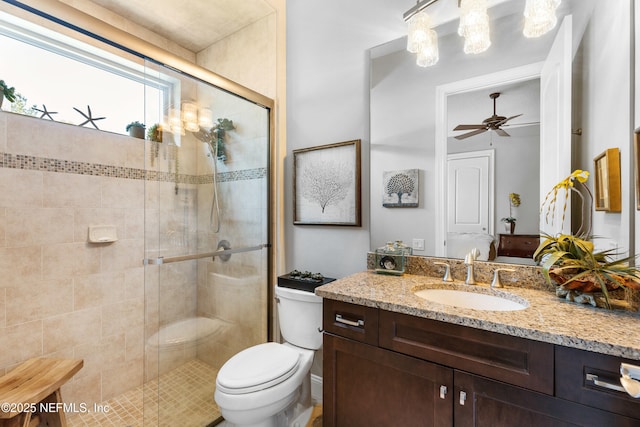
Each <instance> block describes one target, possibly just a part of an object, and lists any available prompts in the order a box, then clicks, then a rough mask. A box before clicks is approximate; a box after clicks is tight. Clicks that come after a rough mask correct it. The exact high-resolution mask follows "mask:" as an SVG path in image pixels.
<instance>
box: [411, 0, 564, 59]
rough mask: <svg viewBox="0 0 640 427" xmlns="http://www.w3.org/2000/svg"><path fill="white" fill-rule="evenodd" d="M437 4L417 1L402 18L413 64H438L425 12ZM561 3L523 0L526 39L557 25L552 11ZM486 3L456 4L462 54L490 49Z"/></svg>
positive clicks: (466, 1) (474, 0)
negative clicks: (405, 24) (415, 57)
mask: <svg viewBox="0 0 640 427" xmlns="http://www.w3.org/2000/svg"><path fill="white" fill-rule="evenodd" d="M437 1H438V0H422V1H421V0H417V3H416V5H415V6H413V7H412V8H411V9H409V10H408V11H406V12H405V13H404V15H402V18H403V19H404V21H405V22H407V24H408V34H407V50H408V51H409V52H411V53H416V54H417V55H418V56H417V60H416V62H417V64H418V65H419V66H421V67H429V66H431V65H434V64H436V63H437V62H438V59H439V56H438V34H437V33H436V31H435V30H434V29H433V28H432V23H431V18H430V16H429V15H428V14H427V12H426V11H425V9H426V8H427V7H429V6H431V5H432V4H434V3H435V2H437ZM561 1H562V0H527V3H526V5H525V10H524V17H525V23H524V30H523V34H524V35H525V36H526V37H540V36H541V35H543V34H545V33H547V32H549V31H550V30H552V29H553V28H554V27H555V26H556V23H557V17H556V9H557V8H558V6H559V5H560V3H561ZM487 3H488V0H458V7H459V8H460V24H459V26H458V34H459V35H460V36H462V37H464V52H465V53H467V54H478V53H481V52H484V51H486V50H487V49H488V48H489V46H491V35H490V25H489V14H488V13H487V8H488V4H487Z"/></svg>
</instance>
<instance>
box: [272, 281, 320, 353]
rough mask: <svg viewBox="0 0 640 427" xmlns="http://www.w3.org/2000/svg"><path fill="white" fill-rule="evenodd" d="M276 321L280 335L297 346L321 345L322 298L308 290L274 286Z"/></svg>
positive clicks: (313, 346) (311, 346)
mask: <svg viewBox="0 0 640 427" xmlns="http://www.w3.org/2000/svg"><path fill="white" fill-rule="evenodd" d="M276 297H277V298H278V304H277V306H278V323H279V324H280V332H282V337H283V338H284V340H285V341H286V342H288V343H289V344H293V345H295V346H297V347H302V348H307V349H310V350H317V349H319V348H320V347H321V346H322V332H320V330H321V329H322V298H321V297H319V296H317V295H316V294H314V293H312V292H308V291H301V290H298V289H290V288H283V287H280V286H276Z"/></svg>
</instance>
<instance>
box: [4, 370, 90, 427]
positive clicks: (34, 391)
mask: <svg viewBox="0 0 640 427" xmlns="http://www.w3.org/2000/svg"><path fill="white" fill-rule="evenodd" d="M82 364H83V361H82V360H71V359H29V360H27V361H26V362H24V363H23V364H22V365H20V366H18V367H17V368H15V369H14V370H12V371H11V372H9V373H8V374H7V375H4V376H2V377H0V427H36V426H38V425H45V426H49V427H65V426H66V425H67V419H66V418H65V415H64V410H63V408H62V406H61V405H62V404H63V402H62V397H61V396H60V387H61V386H62V385H63V384H64V383H66V382H67V381H68V380H69V379H70V378H71V377H73V375H74V374H75V373H76V372H78V371H79V370H80V368H82ZM58 404H60V405H58Z"/></svg>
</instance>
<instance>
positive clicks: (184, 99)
mask: <svg viewBox="0 0 640 427" xmlns="http://www.w3.org/2000/svg"><path fill="white" fill-rule="evenodd" d="M13 3H16V2H0V13H6V14H7V15H12V14H14V15H16V16H19V18H20V19H23V20H26V21H27V22H29V32H30V33H29V34H31V35H33V34H34V33H33V32H34V31H36V27H37V25H35V24H34V23H37V24H38V25H42V26H44V27H46V31H43V32H46V33H47V34H48V35H49V36H51V34H53V33H60V34H64V37H71V38H75V37H77V39H78V43H79V44H78V45H76V44H75V43H76V42H75V41H73V42H69V43H68V44H66V45H65V46H66V47H65V49H66V51H67V52H71V51H72V49H70V48H69V46H71V43H72V44H73V55H72V54H71V53H69V55H67V57H71V56H73V58H72V59H73V60H77V61H81V60H82V58H85V59H86V58H92V59H93V63H91V64H89V65H90V66H96V64H101V67H102V71H104V70H105V69H109V70H111V71H113V70H118V71H117V72H116V73H115V74H116V75H118V77H119V78H121V79H125V80H127V79H128V80H133V81H135V82H136V83H137V84H138V86H137V87H138V88H139V89H136V90H135V91H133V92H130V93H128V94H124V95H123V94H121V93H119V92H117V91H118V90H119V88H117V87H116V86H115V85H114V84H113V83H109V87H110V90H111V91H112V92H114V93H118V95H117V97H116V98H117V102H116V104H115V107H112V110H111V111H110V110H108V108H107V107H106V105H107V103H106V102H105V101H104V100H102V99H99V98H98V97H97V96H95V95H94V98H92V100H91V107H93V109H94V111H100V113H101V115H103V116H109V119H113V118H114V117H115V116H117V115H118V113H119V111H116V110H126V109H127V108H128V107H131V106H137V107H136V108H139V109H138V110H136V111H138V113H135V114H139V115H137V116H135V117H128V119H130V120H131V121H133V120H141V121H142V119H143V120H144V124H145V125H146V130H147V134H146V138H145V139H137V138H133V137H130V136H127V135H123V134H122V133H124V129H123V128H124V126H120V125H118V129H119V128H122V129H121V131H120V133H115V132H113V131H111V132H105V131H100V130H96V129H94V128H93V127H91V128H89V127H83V126H78V125H76V124H74V123H73V122H72V120H73V119H64V120H63V119H59V120H56V119H58V118H59V117H60V116H55V115H54V116H49V117H41V116H40V114H31V113H33V111H31V112H30V110H29V109H28V108H23V109H22V110H21V111H19V112H18V113H19V114H16V113H15V112H8V111H9V108H8V107H7V105H6V104H5V105H4V106H3V110H4V111H0V160H1V161H0V231H3V230H4V233H0V258H1V259H0V277H2V278H3V283H2V284H0V347H1V348H3V349H4V350H3V351H2V352H0V374H2V373H4V372H7V371H8V370H10V369H12V368H13V367H14V366H16V365H17V364H19V363H21V362H22V361H24V360H26V359H28V358H31V357H65V358H82V359H84V361H85V363H84V367H83V369H82V370H81V371H80V372H78V374H76V375H75V376H74V378H73V380H72V381H70V382H69V383H68V385H65V387H63V390H62V391H63V398H64V399H65V400H66V401H69V402H75V403H86V404H89V406H90V407H92V405H93V403H101V404H102V405H106V407H109V406H110V409H111V411H110V412H111V413H110V414H104V413H102V414H98V413H78V414H69V417H68V418H69V423H70V425H71V426H83V425H100V423H103V424H104V425H131V426H142V425H144V426H156V425H160V426H177V425H180V426H194V427H195V426H207V425H209V424H211V423H215V422H216V420H217V419H218V417H219V411H218V410H217V408H216V406H215V402H214V400H213V392H214V387H215V377H216V372H217V370H218V369H219V368H220V367H221V366H222V364H223V363H224V362H225V361H226V360H227V359H229V358H230V357H231V356H232V355H234V354H236V353H237V352H239V351H240V350H242V349H244V348H246V347H250V346H252V345H255V344H258V343H261V342H265V341H267V340H268V338H269V336H268V335H269V317H270V315H269V308H268V307H269V303H268V300H269V288H270V283H269V282H270V278H269V277H270V271H271V267H270V265H271V262H272V260H271V250H272V249H271V245H270V240H271V235H270V227H269V224H270V221H269V218H270V212H269V206H270V203H269V199H270V191H269V189H270V169H269V162H270V150H271V139H272V138H271V135H272V117H271V110H272V101H271V100H269V99H267V98H266V97H264V96H262V95H259V94H257V93H255V92H252V91H251V90H248V89H246V88H244V87H242V86H239V85H237V84H235V83H233V82H230V81H228V80H226V79H224V78H221V77H219V76H217V75H215V74H213V73H211V72H209V71H207V70H204V69H203V68H200V67H197V66H195V65H193V64H190V63H187V62H186V61H184V60H181V59H178V58H177V57H174V56H172V55H170V54H168V53H166V52H164V51H162V50H160V49H158V48H156V47H154V46H151V45H150V44H147V43H146V42H143V41H141V40H139V39H136V38H133V37H131V36H130V35H128V34H126V33H124V32H122V31H119V30H116V29H114V28H113V27H111V26H108V25H107V24H105V23H103V22H101V21H97V20H96V19H94V18H92V17H90V16H88V15H85V14H82V13H80V12H78V11H77V10H75V9H72V8H69V7H67V6H65V5H63V4H58V5H56V6H55V7H52V9H51V10H40V11H34V10H29V11H28V13H27V12H25V10H24V9H22V8H20V7H17V6H16V5H15V4H13ZM43 4H44V5H47V3H46V2H44V3H43ZM18 6H19V5H18ZM34 12H35V14H34ZM54 15H55V16H54ZM43 18H44V19H43ZM52 19H53V20H52ZM61 23H64V25H61ZM0 27H2V28H5V29H6V28H9V27H11V28H13V30H14V31H18V29H19V28H18V27H19V25H17V24H16V22H11V23H10V24H7V25H5V26H4V27H3V26H2V25H0ZM2 28H0V30H2ZM78 30H80V31H79V32H78ZM2 31H4V30H2ZM7 31H8V30H7ZM2 34H5V33H2V32H1V31H0V50H2V46H3V43H5V41H4V40H5V39H3V38H2V37H4V36H3V35H2ZM7 37H9V36H7ZM96 37H97V38H96ZM9 38H10V39H11V42H13V41H14V40H18V39H19V41H20V42H23V43H26V44H30V45H36V44H37V43H36V42H35V41H34V40H35V39H36V38H35V36H33V37H31V36H30V38H27V37H26V36H25V38H24V39H20V37H18V36H12V37H9ZM8 40H9V39H7V41H6V43H9V41H8ZM54 42H55V43H57V41H54V40H52V41H51V42H47V43H41V45H38V46H37V47H38V48H41V49H44V50H46V49H47V47H48V46H53V45H54V44H55V43H54ZM80 42H81V43H80ZM82 43H84V44H86V45H88V46H90V54H88V53H87V54H85V53H82V52H81V48H80V44H82ZM52 49H53V48H52ZM101 49H104V50H105V51H108V55H107V57H108V58H109V61H107V60H106V59H104V60H103V59H100V58H98V57H99V54H98V53H97V52H98V51H99V50H101ZM54 50H55V49H54ZM58 50H59V51H58V54H60V52H62V50H64V49H62V48H59V49H58ZM46 52H47V55H48V54H50V53H52V50H46ZM54 53H55V52H54ZM83 55H84V56H83ZM114 55H116V56H119V55H121V56H119V58H115V56H114ZM67 59H68V58H67ZM30 60H34V57H33V56H31V57H30ZM87 62H90V61H88V60H87ZM87 62H85V63H83V64H82V66H85V65H87ZM79 66H80V65H79ZM7 67H9V64H7ZM53 67H54V66H53V65H51V66H47V72H48V73H50V74H53V75H56V73H58V74H59V75H61V73H63V71H61V70H57V69H55V68H53ZM8 75H9V73H8V72H7V74H4V71H3V75H2V76H0V77H3V78H7V76H8ZM16 79H18V77H16ZM27 86H28V85H27V84H26V83H25V84H24V85H22V87H21V88H19V90H25V89H26V87H27ZM90 86H95V87H97V86H105V83H104V82H102V81H95V82H92V84H91V85H90ZM34 87H35V86H34ZM88 90H89V89H88ZM38 95H39V94H38V93H30V94H29V100H33V101H35V100H36V99H38V101H37V102H38V104H39V103H42V104H46V105H47V107H49V111H51V112H53V111H55V110H54V108H55V107H56V102H57V101H56V100H53V99H42V98H40V97H39V96H38ZM5 102H6V101H5ZM125 104H126V107H127V108H125ZM38 109H42V107H39V108H38ZM59 110H62V108H60V109H59ZM36 111H37V110H36ZM54 114H55V113H54ZM106 122H108V119H106V120H104V121H103V122H96V124H98V126H100V127H101V128H106V126H107V124H106ZM102 126H104V127H102ZM96 226H107V227H108V229H110V230H113V232H114V233H115V234H114V236H117V237H114V238H110V240H109V241H106V240H105V241H104V242H94V241H91V240H90V239H88V232H87V230H88V229H95V227H96ZM3 236H4V237H3ZM17 307H20V308H21V310H18V309H17ZM18 336H19V337H21V339H20V341H19V342H18V343H17V344H14V343H16V342H17V340H16V337H18ZM9 343H11V345H9ZM127 405H129V406H127ZM102 407H105V406H102ZM131 408H133V409H131ZM114 413H115V415H114ZM109 417H111V418H110V419H108V418H109ZM113 417H116V418H113ZM101 420H102V421H101Z"/></svg>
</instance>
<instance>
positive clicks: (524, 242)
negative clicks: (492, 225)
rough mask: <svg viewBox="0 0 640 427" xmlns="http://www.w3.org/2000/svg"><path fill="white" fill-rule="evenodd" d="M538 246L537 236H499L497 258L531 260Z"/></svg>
mask: <svg viewBox="0 0 640 427" xmlns="http://www.w3.org/2000/svg"><path fill="white" fill-rule="evenodd" d="M538 245H540V236H538V235H537V234H501V235H500V243H499V244H498V256H512V257H518V258H531V257H532V256H533V253H534V252H535V251H536V249H538Z"/></svg>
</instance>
